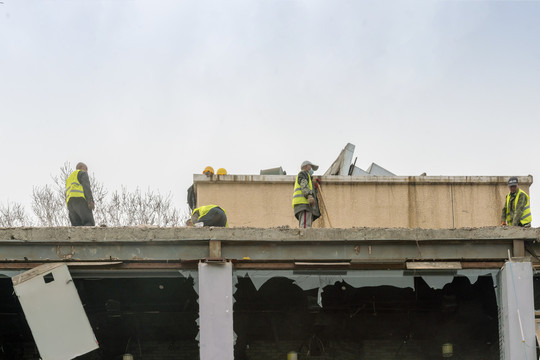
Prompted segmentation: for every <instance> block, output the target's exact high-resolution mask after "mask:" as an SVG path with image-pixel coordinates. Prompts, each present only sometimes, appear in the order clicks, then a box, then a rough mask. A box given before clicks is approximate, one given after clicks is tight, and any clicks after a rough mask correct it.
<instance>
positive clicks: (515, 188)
mask: <svg viewBox="0 0 540 360" xmlns="http://www.w3.org/2000/svg"><path fill="white" fill-rule="evenodd" d="M508 188H509V189H510V193H509V194H508V195H506V200H505V202H504V207H503V209H502V214H501V226H521V227H531V221H532V215H531V204H530V201H529V195H527V193H526V192H525V191H523V190H521V189H520V188H519V183H518V178H517V177H515V176H512V177H511V178H510V179H508Z"/></svg>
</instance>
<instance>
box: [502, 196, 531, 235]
mask: <svg viewBox="0 0 540 360" xmlns="http://www.w3.org/2000/svg"><path fill="white" fill-rule="evenodd" d="M522 194H523V196H525V197H526V198H527V204H526V205H525V208H524V209H523V214H521V219H520V220H519V222H520V223H521V225H526V224H529V223H530V222H531V221H532V214H531V205H530V203H529V195H527V193H526V192H525V191H523V190H521V189H518V193H517V195H516V199H515V200H514V211H516V206H517V203H518V200H519V197H520V196H521V195H522ZM510 195H511V194H508V195H506V223H507V224H508V225H509V226H512V220H513V219H512V216H511V215H510Z"/></svg>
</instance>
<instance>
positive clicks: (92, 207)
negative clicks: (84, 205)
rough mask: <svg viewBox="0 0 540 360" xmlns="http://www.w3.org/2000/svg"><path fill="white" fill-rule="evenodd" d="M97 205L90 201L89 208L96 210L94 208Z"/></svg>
mask: <svg viewBox="0 0 540 360" xmlns="http://www.w3.org/2000/svg"><path fill="white" fill-rule="evenodd" d="M95 207H96V206H95V205H94V202H93V201H90V202H88V208H89V209H90V210H92V211H94V208H95Z"/></svg>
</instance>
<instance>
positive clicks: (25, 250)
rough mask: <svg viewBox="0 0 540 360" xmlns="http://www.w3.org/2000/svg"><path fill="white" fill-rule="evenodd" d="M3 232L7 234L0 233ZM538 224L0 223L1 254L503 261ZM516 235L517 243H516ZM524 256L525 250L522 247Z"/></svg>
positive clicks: (533, 235)
mask: <svg viewBox="0 0 540 360" xmlns="http://www.w3.org/2000/svg"><path fill="white" fill-rule="evenodd" d="M2 239H3V240H2ZM537 239H538V230H537V229H522V228H498V227H497V228H481V229H455V230H421V229H307V230H300V229H244V228H242V229H234V228H231V229H224V228H219V229H217V228H215V229H213V228H201V229H191V228H189V229H188V228H172V229H171V228H29V229H18V228H17V229H0V254H1V255H0V256H1V258H0V261H1V260H4V261H8V262H9V261H13V260H19V261H58V260H61V261H73V260H77V261H96V260H100V261H111V260H113V261H147V260H153V261H172V260H174V261H178V260H184V261H186V260H198V259H205V258H208V257H212V258H220V257H224V258H227V259H238V260H241V259H244V258H249V259H250V260H255V261H278V260H281V261H293V260H332V261H335V260H351V261H353V262H357V263H362V262H367V263H369V262H373V261H379V262H385V261H386V262H405V261H406V260H429V261H431V260H446V261H449V260H457V261H461V260H469V261H500V260H503V259H506V258H507V257H508V250H511V251H513V254H514V256H517V254H523V253H524V249H523V247H521V246H518V245H520V244H522V243H523V242H524V241H527V242H528V243H530V247H531V249H534V250H536V251H537V252H538V253H540V245H538V244H535V243H534V242H535V241H537ZM516 241H517V242H516ZM525 255H526V254H525Z"/></svg>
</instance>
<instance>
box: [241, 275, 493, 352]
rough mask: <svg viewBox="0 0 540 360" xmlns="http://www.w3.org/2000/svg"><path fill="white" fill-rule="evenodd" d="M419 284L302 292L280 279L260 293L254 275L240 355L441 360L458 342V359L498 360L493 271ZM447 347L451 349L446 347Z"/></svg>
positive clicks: (341, 284)
mask: <svg viewBox="0 0 540 360" xmlns="http://www.w3.org/2000/svg"><path fill="white" fill-rule="evenodd" d="M413 284H414V285H413V286H414V288H412V287H404V288H399V287H394V286H364V287H358V288H355V287H353V286H351V285H350V284H348V283H347V282H346V281H337V282H333V283H332V284H331V285H328V286H325V287H324V289H323V291H322V294H321V300H322V301H321V302H320V305H322V306H320V305H319V301H318V300H317V296H318V289H311V290H302V289H301V288H300V287H299V286H297V285H295V283H294V280H293V279H290V278H285V277H274V278H271V279H270V280H268V281H266V282H265V283H264V284H263V285H262V286H260V288H259V289H258V290H257V288H256V286H255V285H254V284H253V281H252V279H250V278H249V277H239V278H238V284H237V285H236V293H235V299H236V303H235V306H234V326H235V332H236V334H237V336H238V338H237V341H236V345H235V359H237V360H247V359H249V360H254V359H257V360H274V359H276V360H277V359H286V356H287V353H288V352H290V351H295V352H297V353H298V358H299V359H305V358H308V355H309V358H314V359H321V360H323V359H340V360H348V359H351V360H352V359H355V360H357V359H374V360H375V359H377V360H381V359H382V360H384V359H388V360H390V359H415V360H418V359H434V358H441V357H442V347H443V344H452V350H453V356H452V358H454V359H470V360H476V359H478V360H487V359H493V360H495V359H499V344H498V339H499V336H498V320H497V303H496V297H495V291H494V287H493V279H492V277H491V276H479V277H478V279H477V280H476V281H475V283H474V284H471V282H470V280H469V279H468V278H467V277H464V276H456V277H453V278H450V282H449V283H447V284H446V285H444V287H443V288H442V289H433V288H431V287H430V286H428V285H427V283H426V282H425V281H424V279H423V278H422V277H415V278H414V282H413ZM447 349H448V347H447Z"/></svg>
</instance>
